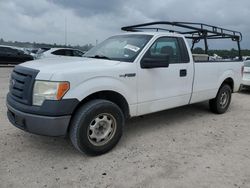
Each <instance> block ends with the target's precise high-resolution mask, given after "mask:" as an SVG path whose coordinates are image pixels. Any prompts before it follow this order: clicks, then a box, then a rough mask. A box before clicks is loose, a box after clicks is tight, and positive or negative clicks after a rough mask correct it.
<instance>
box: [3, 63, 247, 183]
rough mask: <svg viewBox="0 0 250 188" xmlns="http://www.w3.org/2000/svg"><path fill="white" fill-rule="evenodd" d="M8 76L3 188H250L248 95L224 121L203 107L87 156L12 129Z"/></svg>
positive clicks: (142, 123)
mask: <svg viewBox="0 0 250 188" xmlns="http://www.w3.org/2000/svg"><path fill="white" fill-rule="evenodd" d="M10 71H11V69H10V68H0V187H1V188H2V187H119V188H123V187H124V188H125V187H169V188H174V187H178V188H182V187H190V188H194V187H197V188H198V187H199V188H200V187H213V188H214V187H220V188H222V187H225V188H230V187H241V188H243V187H246V188H249V187H250V92H247V91H245V92H242V93H237V94H234V95H233V100H232V104H231V107H230V109H229V111H228V112H227V113H226V114H223V115H215V114H212V113H210V112H209V109H208V106H207V103H199V104H195V105H191V106H185V107H181V108H177V109H173V110H167V111H163V112H160V113H155V114H152V115H148V116H144V117H139V118H134V119H131V120H129V121H128V122H127V125H126V127H125V130H124V135H123V137H122V139H121V141H120V142H119V144H118V145H117V146H116V147H115V148H114V149H113V150H112V151H111V152H109V153H107V154H105V155H102V156H98V157H89V156H86V155H83V154H80V153H79V152H77V151H76V150H75V149H74V148H73V147H72V145H71V144H70V141H69V139H64V138H52V137H44V136H37V135H32V134H29V133H26V132H23V131H22V130H19V129H17V128H15V127H14V126H12V125H11V124H10V123H9V122H8V120H7V118H6V106H5V96H6V93H7V91H8V83H9V73H10Z"/></svg>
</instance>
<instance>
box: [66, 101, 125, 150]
mask: <svg viewBox="0 0 250 188" xmlns="http://www.w3.org/2000/svg"><path fill="white" fill-rule="evenodd" d="M123 125H124V115H123V113H122V111H121V109H120V108H119V107H118V106H117V105H116V104H114V103H112V102H110V101H107V100H102V99H97V100H93V101H90V102H88V103H86V104H85V105H83V106H82V107H81V108H79V110H78V111H77V112H76V114H75V115H74V117H73V119H72V122H71V125H70V139H71V142H72V144H73V145H74V146H75V148H76V149H78V150H79V151H81V152H85V153H87V154H91V155H100V154H103V153H105V152H107V151H109V150H111V149H112V148H113V147H114V146H115V145H116V144H117V143H118V141H119V140H120V138H121V136H122V131H123Z"/></svg>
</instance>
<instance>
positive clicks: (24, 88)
mask: <svg viewBox="0 0 250 188" xmlns="http://www.w3.org/2000/svg"><path fill="white" fill-rule="evenodd" d="M38 72H39V71H38V70H35V69H30V68H26V67H22V66H19V65H18V66H16V67H15V68H14V70H13V71H12V73H11V79H10V95H11V97H12V98H13V99H15V100H16V101H18V102H20V103H23V104H29V105H31V104H32V89H33V85H34V81H35V77H36V75H37V74H38Z"/></svg>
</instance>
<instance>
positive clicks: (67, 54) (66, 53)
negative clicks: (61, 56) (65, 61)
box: [65, 50, 74, 56]
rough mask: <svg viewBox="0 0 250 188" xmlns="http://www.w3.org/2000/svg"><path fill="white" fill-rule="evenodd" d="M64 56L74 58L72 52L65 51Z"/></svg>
mask: <svg viewBox="0 0 250 188" xmlns="http://www.w3.org/2000/svg"><path fill="white" fill-rule="evenodd" d="M65 55H66V56H74V55H73V50H65Z"/></svg>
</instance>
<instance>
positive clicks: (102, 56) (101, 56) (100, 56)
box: [85, 55, 110, 59]
mask: <svg viewBox="0 0 250 188" xmlns="http://www.w3.org/2000/svg"><path fill="white" fill-rule="evenodd" d="M85 57H88V58H97V59H110V58H109V57H107V56H104V55H95V56H85Z"/></svg>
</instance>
